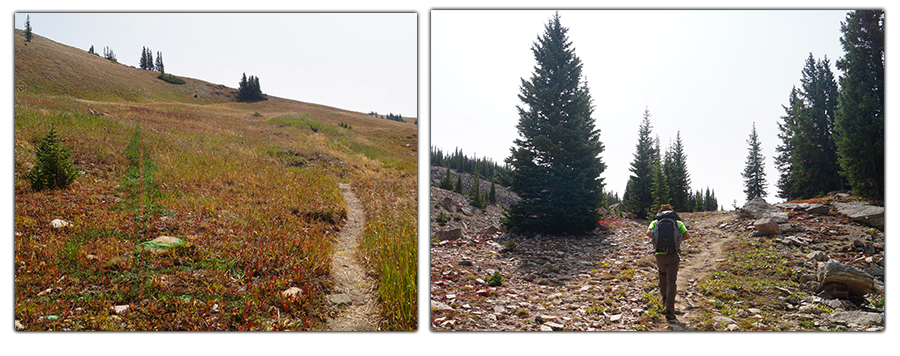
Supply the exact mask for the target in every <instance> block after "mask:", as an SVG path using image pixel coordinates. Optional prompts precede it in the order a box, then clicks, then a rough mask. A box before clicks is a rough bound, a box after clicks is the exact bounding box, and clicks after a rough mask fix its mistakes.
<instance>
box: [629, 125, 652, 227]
mask: <svg viewBox="0 0 900 356" xmlns="http://www.w3.org/2000/svg"><path fill="white" fill-rule="evenodd" d="M651 131H652V127H651V126H650V110H649V109H645V110H644V119H643V121H641V126H640V128H638V143H637V145H636V147H635V152H634V160H633V161H632V162H631V168H629V170H631V176H629V177H628V183H627V185H626V187H625V197H624V199H623V200H624V202H625V206H626V208H627V209H628V211H630V212H631V213H632V214H634V215H635V216H641V217H643V216H647V215H648V214H649V213H650V207H651V205H652V204H653V166H654V165H655V164H658V161H659V159H658V156H659V153H658V152H657V151H656V147H655V146H654V141H653V138H651V137H650V134H651Z"/></svg>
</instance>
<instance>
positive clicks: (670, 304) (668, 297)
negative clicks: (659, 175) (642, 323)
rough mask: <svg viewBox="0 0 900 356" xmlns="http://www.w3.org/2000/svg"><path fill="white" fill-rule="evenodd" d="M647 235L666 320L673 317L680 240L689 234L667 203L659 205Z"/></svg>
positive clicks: (679, 259) (679, 258)
mask: <svg viewBox="0 0 900 356" xmlns="http://www.w3.org/2000/svg"><path fill="white" fill-rule="evenodd" d="M647 237H649V238H650V242H651V243H652V244H653V247H654V249H655V251H654V253H655V255H656V268H657V269H659V293H660V294H662V300H663V305H665V307H666V320H672V319H675V292H676V285H675V282H676V280H677V279H678V263H679V262H681V257H680V256H679V253H681V241H684V240H687V239H689V238H690V237H691V234H690V233H689V232H688V231H687V228H686V227H684V223H682V222H681V219H680V218H679V217H678V214H676V213H675V212H674V211H673V210H672V206H671V205H669V204H663V205H661V206H660V207H659V212H658V213H657V214H656V220H653V221H652V222H651V223H650V227H649V228H648V229H647Z"/></svg>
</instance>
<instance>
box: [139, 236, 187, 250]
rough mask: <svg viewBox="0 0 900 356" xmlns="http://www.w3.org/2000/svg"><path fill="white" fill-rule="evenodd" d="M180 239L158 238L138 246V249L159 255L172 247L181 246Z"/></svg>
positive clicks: (170, 237)
mask: <svg viewBox="0 0 900 356" xmlns="http://www.w3.org/2000/svg"><path fill="white" fill-rule="evenodd" d="M183 244H184V242H183V241H181V239H179V238H177V237H174V236H160V237H157V238H155V239H153V240H150V241H145V242H142V243H140V244H138V248H139V249H144V250H148V251H151V252H154V253H161V252H165V251H167V250H170V249H172V248H174V247H177V246H181V245H183Z"/></svg>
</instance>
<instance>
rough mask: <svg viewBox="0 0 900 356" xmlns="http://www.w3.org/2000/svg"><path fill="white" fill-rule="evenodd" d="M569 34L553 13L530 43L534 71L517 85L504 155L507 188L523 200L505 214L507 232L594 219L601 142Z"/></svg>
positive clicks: (555, 228) (574, 225)
mask: <svg viewBox="0 0 900 356" xmlns="http://www.w3.org/2000/svg"><path fill="white" fill-rule="evenodd" d="M567 32H568V29H567V28H565V27H563V26H562V25H561V24H560V19H559V14H558V13H557V14H555V15H554V16H553V18H552V19H550V21H549V22H548V23H547V25H546V26H545V27H544V33H543V35H542V36H539V37H538V39H537V41H536V42H535V43H534V44H533V46H532V48H531V51H532V53H533V54H534V59H535V61H536V62H537V64H536V65H535V67H534V73H532V76H531V79H529V80H525V79H524V78H523V79H522V82H521V87H520V93H519V100H521V101H522V103H523V105H522V106H517V109H518V112H519V123H518V124H517V125H516V128H517V129H518V131H519V138H517V139H516V140H515V146H514V147H513V148H511V156H510V157H509V158H507V159H506V162H507V163H508V164H509V165H510V166H511V167H512V172H511V176H512V184H511V186H510V189H511V190H512V191H514V192H516V193H517V194H519V197H521V198H522V199H521V201H520V202H519V203H517V204H515V205H513V206H511V207H509V208H508V209H507V211H506V216H505V217H504V219H503V222H504V225H505V226H506V227H507V228H509V229H510V230H511V231H518V232H549V233H573V234H579V233H585V232H589V231H592V230H594V229H595V228H596V227H597V221H598V220H599V213H598V211H597V208H598V207H600V203H601V201H602V196H603V179H602V178H600V174H601V173H602V172H603V170H604V169H605V168H606V165H605V164H604V163H603V162H602V160H601V159H600V154H601V153H602V152H603V144H602V143H601V142H600V130H598V129H595V127H594V121H593V119H592V118H591V114H592V113H593V110H594V109H593V104H592V102H591V101H592V100H591V95H590V93H589V91H588V87H587V84H586V83H585V82H584V81H583V80H582V78H581V69H582V63H581V59H579V58H578V56H576V55H575V50H574V48H573V47H572V43H571V42H570V41H569V39H568V36H567V35H566V33H567Z"/></svg>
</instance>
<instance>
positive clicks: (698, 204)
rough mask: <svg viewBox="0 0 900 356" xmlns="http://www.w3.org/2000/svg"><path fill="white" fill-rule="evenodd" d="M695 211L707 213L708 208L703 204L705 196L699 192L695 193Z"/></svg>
mask: <svg viewBox="0 0 900 356" xmlns="http://www.w3.org/2000/svg"><path fill="white" fill-rule="evenodd" d="M694 211H695V212H701V211H706V206H705V205H704V204H703V194H701V193H700V191H699V190H697V191H694Z"/></svg>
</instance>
